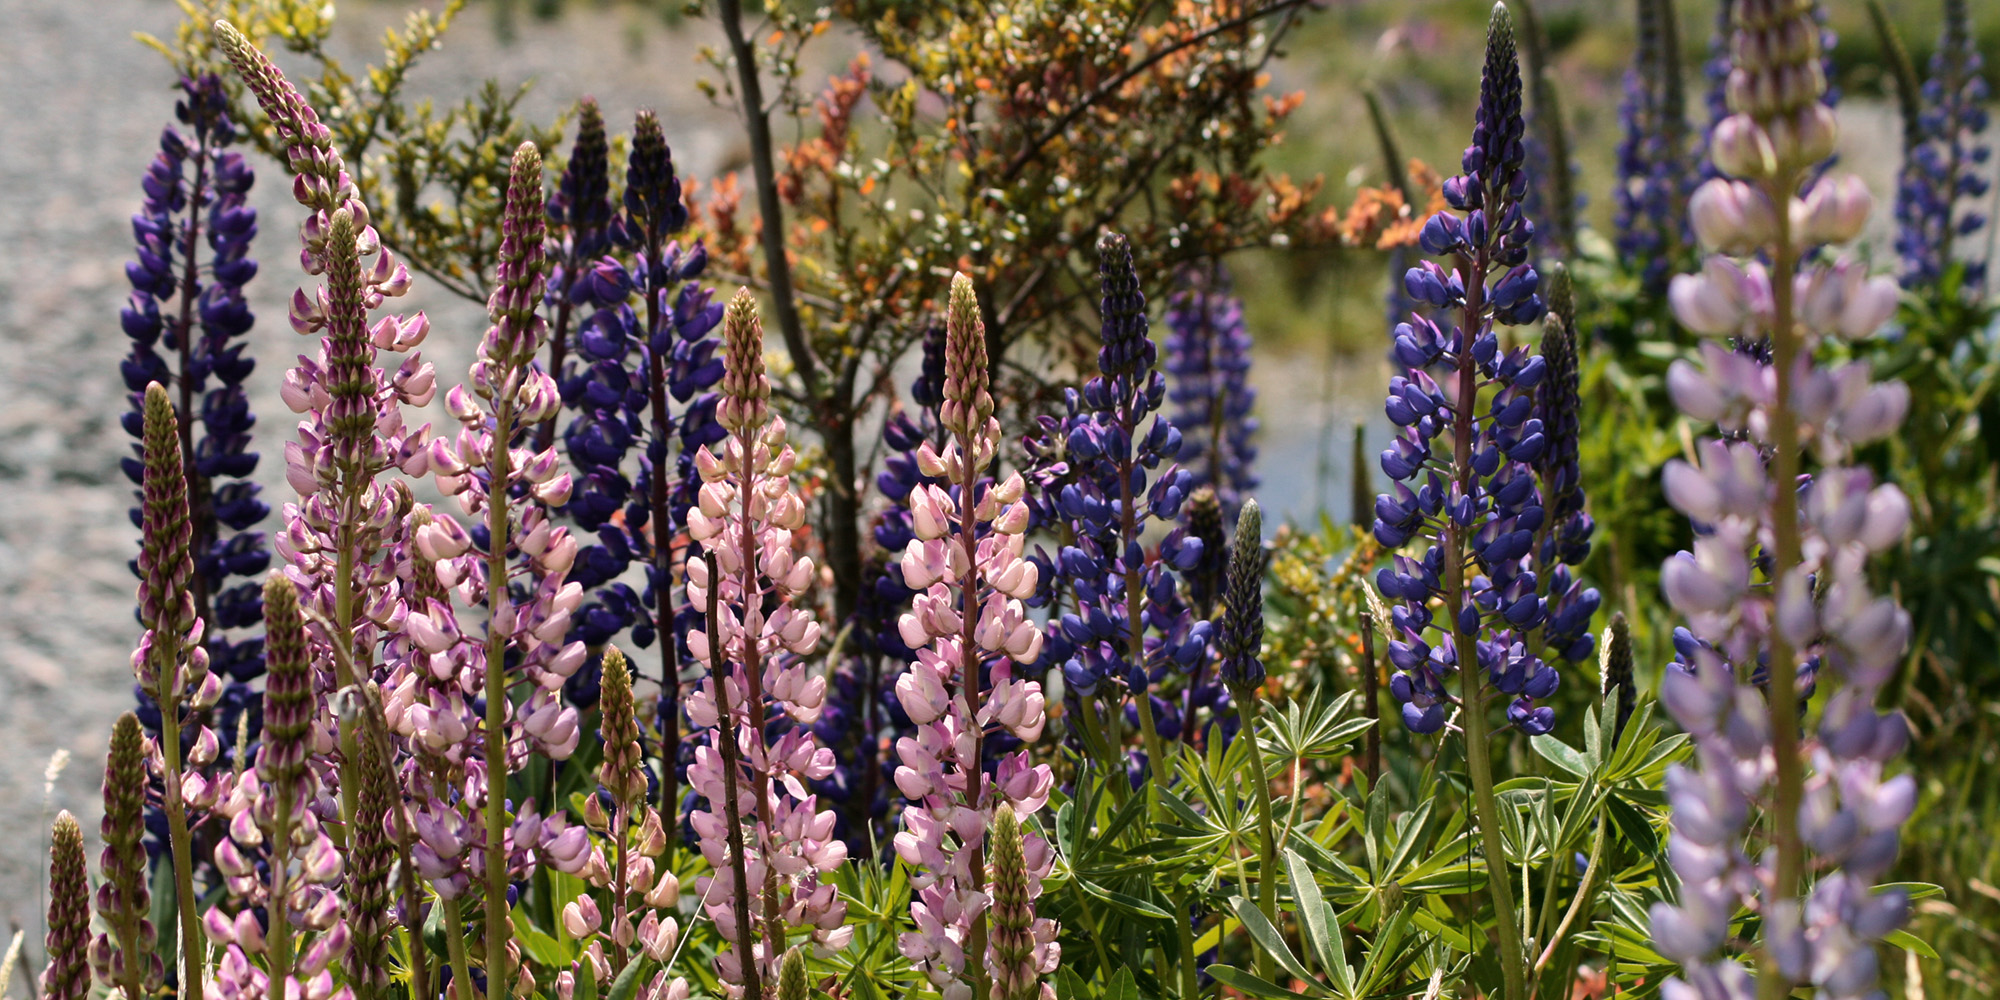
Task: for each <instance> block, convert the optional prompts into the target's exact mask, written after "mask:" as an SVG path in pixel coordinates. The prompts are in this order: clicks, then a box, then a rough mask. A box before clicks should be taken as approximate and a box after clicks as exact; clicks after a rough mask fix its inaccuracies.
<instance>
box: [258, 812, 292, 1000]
mask: <svg viewBox="0 0 2000 1000" xmlns="http://www.w3.org/2000/svg"><path fill="white" fill-rule="evenodd" d="M267 787H268V786H267ZM271 830H272V833H271V901H270V902H269V903H268V904H266V905H265V908H264V909H265V912H266V913H267V914H269V916H270V920H269V924H270V928H271V929H270V930H269V931H266V932H265V940H266V942H267V943H268V944H269V946H270V955H271V966H270V970H269V972H270V977H271V987H270V993H271V1000H285V980H286V979H288V978H290V977H291V974H292V920H291V915H290V911H291V904H290V903H289V902H287V900H286V897H288V896H289V895H290V894H291V890H292V887H291V886H290V885H289V884H287V882H288V879H287V876H288V875H289V874H290V872H289V871H288V870H287V868H288V866H289V865H290V864H291V847H292V796H291V789H289V788H288V789H285V790H284V791H283V792H281V793H280V794H279V796H278V815H277V818H276V820H275V821H273V823H272V824H271Z"/></svg>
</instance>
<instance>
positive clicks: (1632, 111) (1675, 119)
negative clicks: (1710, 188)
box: [1613, 0, 1726, 295]
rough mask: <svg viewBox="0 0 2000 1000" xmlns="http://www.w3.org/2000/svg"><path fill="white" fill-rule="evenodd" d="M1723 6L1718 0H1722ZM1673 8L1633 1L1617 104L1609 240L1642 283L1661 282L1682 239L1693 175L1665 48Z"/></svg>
mask: <svg viewBox="0 0 2000 1000" xmlns="http://www.w3.org/2000/svg"><path fill="white" fill-rule="evenodd" d="M1725 6H1726V3H1725ZM1672 16H1673V10H1672V9H1671V8H1670V7H1667V6H1666V5H1665V4H1662V3H1660V2H1658V0H1641V2H1640V3H1639V45H1638V48H1637V49H1636V50H1635V51H1634V52H1633V55H1632V66H1631V68H1630V69H1628V70H1626V71H1625V98H1624V101H1623V102H1622V103H1620V104H1619V106H1618V120H1619V125H1620V128H1621V131H1622V135H1621V137H1620V139H1619V141H1618V156H1617V166H1618V175H1617V183H1616V185H1615V186H1614V189H1613V220H1614V226H1615V229H1616V234H1617V235H1616V239H1615V241H1614V243H1615V245H1616V247H1617V249H1618V256H1619V258H1620V260H1622V261H1623V262H1624V263H1625V266H1626V267H1627V268H1630V269H1633V270H1636V271H1638V272H1639V275H1640V280H1641V282H1642V284H1643V285H1644V286H1645V287H1646V289H1647V290H1648V291H1649V292H1650V293H1652V294H1655V295H1657V294H1658V293H1659V292H1660V291H1662V290H1664V289H1665V287H1666V282H1667V278H1668V276H1669V275H1670V274H1671V272H1672V270H1673V258H1674V255H1675V252H1676V251H1677V250H1678V249H1679V248H1680V247H1681V246H1682V245H1684V244H1685V242H1686V241H1685V240H1684V238H1683V235H1684V234H1683V229H1684V223H1683V222H1682V221H1681V220H1682V218H1683V216H1684V215H1685V212H1684V208H1685V205H1686V202H1687V196H1688V192H1689V190H1690V189H1691V186H1692V181H1693V178H1692V176H1691V175H1690V173H1689V170H1688V163H1687V159H1686V157H1687V148H1686V146H1687V123H1686V119H1685V116H1684V113H1683V110H1682V108H1683V101H1682V96H1681V93H1680V67H1679V66H1678V65H1677V63H1678V61H1679V51H1678V49H1676V48H1670V47H1669V46H1668V44H1667V39H1669V38H1672V37H1673V35H1672V34H1671V32H1672V30H1673V29H1672V25H1671V24H1669V23H1668V21H1669V19H1670V18H1672Z"/></svg>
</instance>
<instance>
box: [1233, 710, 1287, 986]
mask: <svg viewBox="0 0 2000 1000" xmlns="http://www.w3.org/2000/svg"><path fill="white" fill-rule="evenodd" d="M1230 697H1232V698H1234V699H1235V700H1236V712H1237V715H1238V716H1239V717H1240V718H1241V719H1242V721H1243V727H1242V731H1241V732H1239V733H1237V734H1236V738H1237V739H1240V740H1247V741H1248V744H1249V747H1250V767H1251V768H1252V769H1253V770H1252V772H1251V773H1252V774H1253V775H1254V778H1253V780H1252V781H1251V782H1250V784H1251V785H1252V786H1253V787H1255V788H1256V790H1257V909H1259V910H1261V911H1263V913H1264V918H1265V919H1266V920H1269V921H1270V922H1271V926H1273V927H1276V926H1277V925H1278V838H1277V835H1276V832H1275V831H1274V829H1273V827H1272V824H1271V809H1272V807H1271V782H1270V779H1269V778H1268V777H1266V776H1265V773H1264V748H1262V747H1260V746H1258V745H1257V718H1258V711H1257V691H1256V689H1255V688H1252V687H1250V686H1249V685H1245V684H1234V685H1231V686H1230ZM1257 975H1258V977H1259V978H1262V979H1266V980H1269V979H1271V978H1273V976H1274V975H1275V973H1274V971H1273V964H1272V959H1271V956H1270V955H1268V954H1265V953H1264V951H1263V949H1261V948H1260V949H1258V951H1257Z"/></svg>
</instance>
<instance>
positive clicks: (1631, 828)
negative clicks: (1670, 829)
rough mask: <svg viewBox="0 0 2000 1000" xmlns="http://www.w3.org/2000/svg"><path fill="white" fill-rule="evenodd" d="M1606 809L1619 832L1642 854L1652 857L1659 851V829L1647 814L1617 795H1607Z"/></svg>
mask: <svg viewBox="0 0 2000 1000" xmlns="http://www.w3.org/2000/svg"><path fill="white" fill-rule="evenodd" d="M1604 811H1605V812H1606V813H1607V814H1609V815H1610V816H1611V822H1612V823H1613V824H1615V825H1616V826H1617V827H1618V832H1619V833H1621V834H1623V835H1624V836H1625V839H1626V841H1627V842H1629V843H1630V844H1631V845H1632V847H1633V848H1634V849H1636V850H1637V851H1638V852H1639V853H1640V854H1641V855H1643V856H1646V857H1651V856H1652V855H1655V854H1658V853H1659V851H1660V834H1659V831H1657V830H1654V829H1653V824H1651V823H1649V822H1647V821H1646V816H1645V814H1644V813H1641V812H1640V811H1639V810H1638V809H1636V808H1633V806H1632V804H1631V803H1629V802H1627V801H1625V800H1624V799H1621V798H1619V797H1618V796H1616V795H1611V796H1607V797H1606V798H1605V800H1604Z"/></svg>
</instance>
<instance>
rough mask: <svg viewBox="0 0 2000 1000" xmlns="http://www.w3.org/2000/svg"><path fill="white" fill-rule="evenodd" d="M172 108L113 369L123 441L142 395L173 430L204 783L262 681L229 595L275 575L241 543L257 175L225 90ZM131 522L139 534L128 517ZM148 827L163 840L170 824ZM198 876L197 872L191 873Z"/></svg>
mask: <svg viewBox="0 0 2000 1000" xmlns="http://www.w3.org/2000/svg"><path fill="white" fill-rule="evenodd" d="M181 94H182V96H181V100H180V101H178V102H177V103H176V104H175V107H174V111H175V117H176V118H177V119H178V120H179V121H180V123H181V125H183V126H185V127H186V128H187V129H188V130H189V132H190V133H191V135H188V134H183V133H182V132H181V131H180V130H178V129H174V128H168V129H166V130H165V131H164V132H162V133H161V135H160V153H159V155H158V156H156V157H155V158H154V159H153V162H152V163H151V164H150V165H149V166H148V167H147V170H146V178H145V183H144V187H145V191H146V200H145V204H144V206H143V207H142V208H141V210H140V212H139V214H137V215H134V216H133V217H132V231H133V235H134V237H135V238H136V239H137V241H138V259H137V260H136V261H134V262H133V263H131V264H128V265H127V266H126V269H125V274H126V277H127V279H128V280H130V282H131V283H132V296H131V298H130V299H129V300H128V301H127V303H126V307H125V309H124V310H123V311H122V312H121V313H120V315H119V320H120V324H121V326H122V327H123V328H124V331H125V335H126V336H127V337H129V338H131V341H132V348H131V351H130V353H129V354H127V355H126V357H125V359H124V361H123V363H122V364H121V365H120V366H119V367H120V371H121V372H122V374H123V375H124V379H125V387H126V389H127V391H129V392H130V393H131V394H132V396H131V398H132V410H131V411H130V412H129V413H127V414H126V415H125V420H124V425H125V430H126V432H127V433H129V434H130V435H131V436H132V437H133V438H134V440H135V441H138V440H140V439H142V438H143V437H144V428H143V426H142V425H143V423H144V409H145V406H144V401H145V392H146V386H147V385H148V384H149V383H152V382H158V383H160V384H161V385H163V386H166V387H167V388H168V394H169V397H170V398H172V399H175V400H176V401H177V402H176V408H177V409H178V410H179V415H180V417H181V426H180V437H181V453H182V457H183V459H185V460H186V462H187V472H188V479H189V483H188V485H189V507H188V516H189V544H190V548H191V552H192V555H193V558H194V575H193V576H191V577H190V578H189V581H188V582H189V585H190V589H191V591H192V593H193V596H194V607H195V614H196V616H198V617H200V618H201V619H202V621H203V622H205V623H206V625H207V628H205V629H204V630H203V636H202V645H203V646H204V648H206V649H207V650H208V654H209V659H210V664H209V666H210V669H211V670H213V671H215V672H216V673H217V674H220V675H221V676H222V681H223V688H222V693H221V696H220V698H219V700H218V701H217V703H216V709H215V712H214V713H213V719H214V729H215V734H216V739H217V741H218V743H219V750H218V752H217V754H216V759H215V760H214V761H213V762H211V764H210V766H209V767H208V768H204V769H203V772H204V775H205V780H207V779H208V778H212V777H213V772H214V769H217V768H230V767H234V766H236V765H238V764H240V763H242V761H241V760H240V759H239V757H238V754H239V753H240V752H242V751H243V750H245V749H247V748H246V747H239V746H238V745H237V736H238V732H237V731H238V729H239V728H241V729H243V730H244V732H243V734H242V735H244V736H245V737H247V738H248V739H250V740H254V739H255V738H256V737H257V715H258V713H257V711H256V704H255V703H256V699H257V695H256V692H255V691H254V690H252V688H251V687H250V683H251V682H252V681H254V680H256V679H257V677H258V676H259V675H261V674H262V673H263V670H264V662H263V653H262V645H263V644H262V642H261V641H260V640H258V639H255V638H246V639H241V640H238V641H235V642H231V641H230V640H229V638H228V632H229V630H232V629H238V628H247V627H253V626H255V625H257V624H258V622H259V621H260V620H261V612H260V610H259V607H258V603H257V602H258V600H259V597H260V590H259V588H258V586H257V584H255V583H252V582H240V583H237V582H232V581H233V580H235V579H236V578H238V577H248V576H255V575H256V574H258V573H261V572H263V571H264V570H265V569H266V568H267V567H268V566H269V565H270V561H271V553H270V548H269V546H268V545H266V544H265V539H264V536H263V534H261V533H259V532H256V531H252V530H250V529H251V528H253V527H254V526H255V525H256V524H257V523H258V522H260V521H262V520H263V519H264V518H265V517H266V516H267V515H269V514H270V507H269V506H268V505H266V504H265V503H264V502H263V501H262V500H261V499H259V498H258V491H259V490H260V487H259V486H258V485H257V484H256V483H254V482H250V481H248V478H247V477H249V476H250V474H251V473H252V472H254V471H255V470H256V468H257V455H256V453H255V452H251V451H249V450H248V447H249V444H250V429H251V427H252V426H253V425H254V424H255V423H256V418H255V417H254V416H253V415H252V414H251V413H250V404H249V399H248V396H247V395H246V393H245V391H244V382H245V380H246V379H248V378H249V377H250V373H251V372H252V370H253V369H254V368H255V367H256V364H255V362H254V361H253V360H252V359H251V358H249V357H246V356H245V355H244V347H245V345H244V344H243V343H242V342H241V339H240V338H242V336H243V335H244V334H246V333H248V332H249V329H250V326H251V323H252V322H253V317H252V316H251V314H250V309H249V307H248V306H247V305H246V304H245V300H244V293H243V289H244V286H245V285H246V284H247V283H248V282H249V281H250V279H251V278H252V277H254V276H255V275H256V273H257V262H256V261H254V260H251V259H249V257H248V256H247V254H248V253H249V249H250V241H251V240H252V239H253V238H254V237H255V236H256V234H257V210H256V209H254V208H251V207H250V206H249V205H248V204H247V203H246V200H247V198H248V195H249V190H250V186H251V184H252V183H253V182H254V181H255V175H254V173H253V172H252V171H251V169H250V166H249V164H248V162H247V161H246V160H244V158H243V156H242V154H240V153H237V152H235V151H233V150H230V149H228V148H227V147H229V146H230V145H231V144H233V143H234V142H235V141H236V139H237V136H238V133H237V129H236V124H235V122H233V121H231V120H230V118H229V114H228V107H229V105H228V100H227V97H226V95H225V94H224V93H223V89H222V81H221V80H220V79H219V78H217V77H215V76H213V75H205V76H201V77H199V78H196V79H183V80H182V81H181ZM204 242H206V243H207V245H208V252H207V255H206V257H205V258H204V257H203V254H202V253H201V245H202V244H203V243H204ZM122 464H123V467H124V470H125V474H126V475H127V476H128V477H129V478H130V479H131V480H132V482H133V484H134V485H138V484H139V482H140V479H141V477H142V475H143V471H142V470H143V465H144V463H143V462H142V461H140V459H139V458H136V457H135V458H127V459H125V460H124V462H123V463H122ZM132 520H133V523H134V524H135V525H136V524H137V523H139V521H140V511H139V510H138V509H136V508H135V509H134V510H133V511H132ZM159 711H160V710H159V706H158V705H156V704H154V702H153V701H152V699H151V697H150V696H149V695H148V694H147V693H145V692H143V691H142V692H140V708H139V717H140V721H141V722H143V723H145V724H146V726H147V728H148V730H149V731H150V732H152V733H153V735H155V736H157V735H158V734H159V724H160V723H159ZM184 735H191V734H184ZM246 742H247V741H246ZM195 812H196V814H197V816H198V815H199V813H200V810H199V809H198V808H197V809H196V810H195ZM149 813H152V810H151V809H150V808H149ZM155 819H157V821H158V822H157V825H155V824H154V823H153V820H155ZM148 820H149V823H148V825H149V827H150V828H151V829H152V830H153V831H155V836H156V837H160V838H163V837H164V832H165V830H166V822H165V820H166V817H165V814H164V813H158V814H152V815H149V817H148ZM191 825H192V824H191ZM163 853H164V852H162V856H163ZM204 853H205V852H204ZM206 864H207V862H206V859H205V858H197V859H196V865H197V867H202V866H205V865H206Z"/></svg>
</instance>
